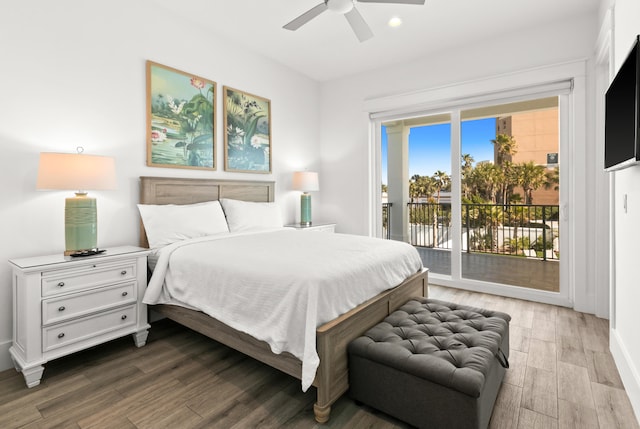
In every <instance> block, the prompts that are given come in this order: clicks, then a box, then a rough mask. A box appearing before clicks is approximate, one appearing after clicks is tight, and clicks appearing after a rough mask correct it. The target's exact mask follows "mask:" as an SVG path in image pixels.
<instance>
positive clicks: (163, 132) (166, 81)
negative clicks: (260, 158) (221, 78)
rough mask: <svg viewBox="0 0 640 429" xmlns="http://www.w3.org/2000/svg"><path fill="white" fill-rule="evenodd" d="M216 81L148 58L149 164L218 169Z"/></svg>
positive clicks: (152, 165) (153, 165)
mask: <svg viewBox="0 0 640 429" xmlns="http://www.w3.org/2000/svg"><path fill="white" fill-rule="evenodd" d="M216 94H217V90H216V83H215V82H213V81H211V80H208V79H205V78H202V77H199V76H196V75H193V74H190V73H186V72H183V71H180V70H176V69H174V68H171V67H167V66H163V65H161V64H157V63H154V62H152V61H147V165H148V166H151V167H170V168H195V169H206V170H215V169H216V158H215V156H216V114H215V108H216V107H215V106H216Z"/></svg>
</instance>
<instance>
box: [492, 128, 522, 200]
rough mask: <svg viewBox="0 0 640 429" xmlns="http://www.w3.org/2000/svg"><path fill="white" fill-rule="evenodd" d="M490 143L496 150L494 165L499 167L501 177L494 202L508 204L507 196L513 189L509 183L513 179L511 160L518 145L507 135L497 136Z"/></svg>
mask: <svg viewBox="0 0 640 429" xmlns="http://www.w3.org/2000/svg"><path fill="white" fill-rule="evenodd" d="M491 143H493V145H494V146H495V148H496V152H497V156H496V163H497V164H498V165H499V166H500V167H501V169H502V176H503V177H502V181H501V182H500V184H499V188H500V190H499V194H498V197H497V198H496V202H498V203H502V204H507V203H508V202H509V194H510V193H511V192H512V189H513V184H512V183H511V178H512V177H513V168H512V166H513V164H512V163H511V158H512V157H513V155H515V154H516V152H517V146H518V144H517V143H516V140H515V139H514V138H513V136H510V135H507V134H498V135H497V136H496V138H495V140H491Z"/></svg>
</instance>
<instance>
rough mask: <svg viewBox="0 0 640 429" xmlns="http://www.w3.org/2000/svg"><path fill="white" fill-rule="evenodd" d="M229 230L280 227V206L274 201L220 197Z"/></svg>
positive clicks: (281, 222) (281, 223)
mask: <svg viewBox="0 0 640 429" xmlns="http://www.w3.org/2000/svg"><path fill="white" fill-rule="evenodd" d="M220 202H221V203H222V208H224V214H225V215H226V216H227V224H229V231H231V232H238V231H249V230H254V229H267V228H280V227H282V225H283V224H284V222H283V221H282V213H281V212H280V207H278V205H277V204H276V203H256V202H249V201H240V200H230V199H228V198H221V199H220Z"/></svg>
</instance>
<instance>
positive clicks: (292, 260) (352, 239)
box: [144, 228, 422, 391]
mask: <svg viewBox="0 0 640 429" xmlns="http://www.w3.org/2000/svg"><path fill="white" fill-rule="evenodd" d="M157 256H158V258H157V263H156V266H155V269H154V271H153V275H152V277H151V280H150V282H149V286H148V288H147V291H146V293H145V296H144V302H145V303H146V304H176V305H182V306H186V307H190V308H194V309H198V310H200V311H203V312H205V313H206V314H208V315H209V316H211V317H214V318H216V319H217V320H219V321H221V322H223V323H225V324H226V325H228V326H230V327H232V328H234V329H236V330H239V331H242V332H245V333H247V334H249V335H251V336H253V337H254V338H257V339H259V340H262V341H265V342H267V343H268V344H269V345H270V347H271V350H272V351H273V352H274V353H281V352H283V351H287V352H289V353H291V354H293V355H294V356H296V357H297V358H298V359H300V360H301V361H302V389H303V390H304V391H306V390H307V389H308V388H309V386H310V385H311V383H312V382H313V379H314V377H315V373H316V369H317V368H318V363H319V358H318V354H317V352H316V335H315V334H316V328H317V327H318V326H320V325H322V324H324V323H326V322H328V321H330V320H332V319H334V318H336V317H338V316H339V315H341V314H343V313H345V312H347V311H348V310H350V309H352V308H354V307H356V306H357V305H358V304H361V303H362V302H364V301H366V300H367V299H369V298H371V297H373V296H375V295H376V294H378V293H380V292H382V291H384V290H386V289H389V288H391V287H394V286H396V285H398V284H400V283H402V281H404V279H405V278H407V277H409V276H410V275H412V274H414V273H416V272H418V271H420V270H421V269H422V261H421V260H420V256H419V255H418V252H417V251H416V250H415V249H414V248H413V247H412V246H410V245H408V244H406V243H401V242H397V241H390V240H381V239H374V238H368V237H362V236H355V235H346V234H327V233H320V232H318V233H316V232H299V231H295V230H292V229H286V228H285V229H278V230H269V231H262V232H254V233H228V234H220V235H215V236H210V237H205V238H198V239H191V240H185V241H182V242H178V243H174V244H171V245H169V246H166V247H165V248H163V249H162V250H161V251H160V252H159V253H158V255H157Z"/></svg>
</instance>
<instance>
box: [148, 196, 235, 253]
mask: <svg viewBox="0 0 640 429" xmlns="http://www.w3.org/2000/svg"><path fill="white" fill-rule="evenodd" d="M138 210H140V216H141V217H142V223H143V224H144V229H145V232H146V233H147V240H148V241H149V247H150V248H152V249H153V248H157V247H161V246H166V245H167V244H171V243H174V242H176V241H180V240H186V239H189V238H195V237H202V236H205V235H212V234H217V233H220V232H229V227H228V225H227V220H226V219H225V216H224V212H223V211H222V207H221V206H220V202H218V201H208V202H205V203H197V204H184V205H176V204H162V205H154V204H138Z"/></svg>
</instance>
